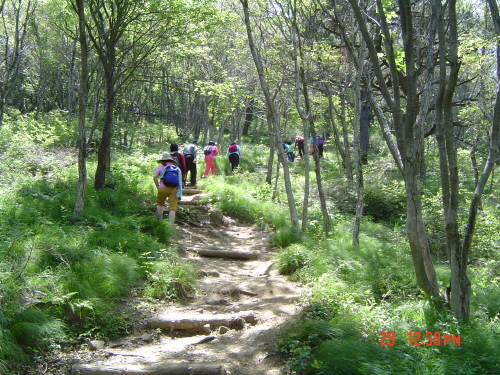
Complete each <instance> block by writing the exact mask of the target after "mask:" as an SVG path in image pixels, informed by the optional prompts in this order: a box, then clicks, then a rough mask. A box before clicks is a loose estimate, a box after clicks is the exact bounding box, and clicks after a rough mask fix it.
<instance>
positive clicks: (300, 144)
mask: <svg viewBox="0 0 500 375" xmlns="http://www.w3.org/2000/svg"><path fill="white" fill-rule="evenodd" d="M304 141H305V140H304V137H302V136H300V135H298V136H296V137H295V147H297V149H298V150H299V156H300V157H301V158H303V157H304V153H305V151H304Z"/></svg>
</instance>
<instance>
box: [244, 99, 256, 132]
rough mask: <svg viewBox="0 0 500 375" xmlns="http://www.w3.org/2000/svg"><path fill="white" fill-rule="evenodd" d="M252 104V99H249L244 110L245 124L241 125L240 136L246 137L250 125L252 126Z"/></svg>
mask: <svg viewBox="0 0 500 375" xmlns="http://www.w3.org/2000/svg"><path fill="white" fill-rule="evenodd" d="M253 104H254V99H253V98H251V99H250V101H249V102H248V105H247V108H246V110H245V122H244V123H243V131H242V135H248V132H249V130H250V125H251V124H252V119H253Z"/></svg>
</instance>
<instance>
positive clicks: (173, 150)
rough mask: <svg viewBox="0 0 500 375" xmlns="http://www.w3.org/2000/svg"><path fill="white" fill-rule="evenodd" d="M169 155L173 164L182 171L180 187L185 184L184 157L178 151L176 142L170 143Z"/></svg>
mask: <svg viewBox="0 0 500 375" xmlns="http://www.w3.org/2000/svg"><path fill="white" fill-rule="evenodd" d="M170 156H172V159H174V164H175V165H176V166H178V167H179V169H180V170H181V173H182V187H184V186H186V175H187V169H186V158H184V155H182V154H180V153H179V146H178V145H177V144H176V143H172V144H171V145H170Z"/></svg>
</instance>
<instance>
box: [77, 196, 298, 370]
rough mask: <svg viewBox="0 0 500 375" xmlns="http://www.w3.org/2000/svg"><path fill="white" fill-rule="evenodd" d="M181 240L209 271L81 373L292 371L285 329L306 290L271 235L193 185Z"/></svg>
mask: <svg viewBox="0 0 500 375" xmlns="http://www.w3.org/2000/svg"><path fill="white" fill-rule="evenodd" d="M186 193H187V194H189V196H188V197H183V200H182V205H183V207H184V210H185V211H187V212H189V215H179V220H180V223H179V224H178V225H177V228H178V232H179V238H178V239H177V241H176V246H177V248H178V250H179V252H180V253H181V254H183V256H184V257H185V259H186V261H189V262H192V263H193V264H194V266H195V267H196V268H197V269H199V270H200V271H201V273H202V274H203V275H204V276H203V277H202V278H201V279H200V280H199V288H198V290H197V291H196V292H195V293H194V295H192V296H190V297H189V298H188V299H187V300H186V301H184V302H182V303H174V304H158V305H157V306H155V311H154V313H153V314H151V317H150V318H149V319H148V321H147V322H144V324H142V325H141V326H140V329H138V330H136V332H134V334H133V335H132V336H131V337H130V338H126V339H124V340H122V341H121V342H120V343H108V344H106V345H105V346H104V347H103V348H101V349H99V348H94V349H96V350H95V351H94V352H93V353H95V355H94V356H93V359H92V360H89V359H88V358H87V359H86V360H85V361H82V362H85V363H77V364H73V365H72V367H71V374H73V375H77V374H80V375H101V374H103V375H104V374H124V375H125V374H128V375H130V374H141V375H153V374H155V375H160V374H186V375H187V374H193V375H195V374H198V375H200V374H202V375H205V374H238V375H278V374H285V370H284V366H283V359H282V358H281V357H280V356H279V355H278V354H277V353H276V343H277V340H278V337H279V333H280V327H281V326H282V325H283V324H284V323H285V322H287V321H290V320H291V319H292V318H293V317H294V316H295V315H296V314H297V313H298V312H299V301H300V296H301V293H302V290H301V288H300V287H299V286H298V285H297V284H295V283H292V282H290V281H288V280H286V279H285V278H284V277H282V276H280V275H278V274H277V272H276V271H275V270H274V269H273V267H272V265H273V262H272V259H271V257H272V250H271V249H270V247H269V246H268V244H267V242H266V238H267V235H268V234H267V233H265V232H263V231H262V230H260V229H259V228H257V227H253V226H248V225H242V224H238V223H236V222H234V221H233V220H231V219H228V218H225V217H223V216H222V214H221V213H220V212H217V211H210V210H209V209H208V208H207V207H201V206H198V204H197V199H198V197H199V192H198V191H196V190H194V189H192V190H189V189H186Z"/></svg>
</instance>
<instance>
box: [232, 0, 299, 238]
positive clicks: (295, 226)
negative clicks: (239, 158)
mask: <svg viewBox="0 0 500 375" xmlns="http://www.w3.org/2000/svg"><path fill="white" fill-rule="evenodd" d="M240 2H241V4H242V6H243V12H244V14H245V26H246V29H247V35H248V44H249V46H250V51H251V53H252V58H253V61H254V63H255V67H256V69H257V73H258V75H259V81H260V86H261V89H262V92H263V94H264V97H265V101H266V106H267V110H268V121H269V122H270V124H271V126H272V128H273V130H274V134H275V135H276V137H277V142H280V143H281V139H280V128H279V119H278V114H277V111H276V106H275V104H274V102H273V98H272V96H271V93H270V91H269V87H268V84H267V80H266V76H265V74H264V68H263V66H262V62H261V59H260V55H259V53H258V51H257V48H256V47H255V44H254V41H253V35H252V28H251V25H250V11H249V9H248V0H240ZM276 146H277V145H275V147H276ZM278 154H279V156H280V160H281V163H282V165H283V175H284V185H285V191H286V195H287V198H288V207H289V209H290V218H291V224H292V231H293V232H295V233H297V234H299V233H300V229H299V219H298V215H297V208H296V207H295V198H294V196H293V191H292V185H291V182H290V174H289V171H288V161H287V160H286V158H285V157H284V155H285V153H284V150H283V149H282V148H281V149H280V150H279V153H278Z"/></svg>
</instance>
